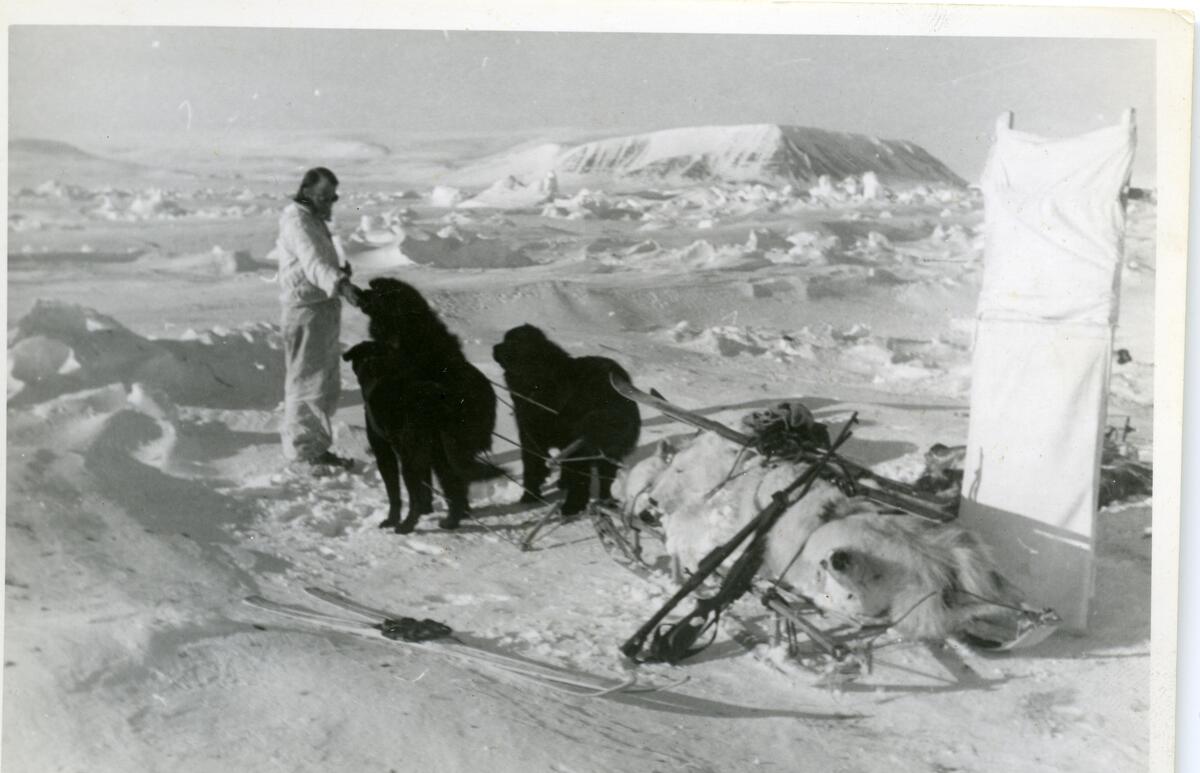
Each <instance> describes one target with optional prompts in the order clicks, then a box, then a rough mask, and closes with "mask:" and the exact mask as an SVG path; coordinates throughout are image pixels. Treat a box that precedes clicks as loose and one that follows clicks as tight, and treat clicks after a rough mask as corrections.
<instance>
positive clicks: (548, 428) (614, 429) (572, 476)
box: [492, 325, 642, 515]
mask: <svg viewBox="0 0 1200 773" xmlns="http://www.w3.org/2000/svg"><path fill="white" fill-rule="evenodd" d="M492 357H493V358H494V359H495V360H496V362H498V363H499V364H500V367H502V368H504V380H505V382H506V383H507V384H508V388H509V389H511V390H512V391H513V392H514V397H513V406H514V409H515V412H516V419H517V431H518V433H519V437H520V441H521V464H522V467H523V468H524V474H525V480H524V484H525V489H526V492H525V495H524V496H523V497H522V498H521V499H522V501H525V502H533V501H537V500H536V495H538V494H539V493H540V492H541V488H542V484H543V483H545V482H546V475H547V473H548V470H547V467H546V462H545V461H544V460H543V458H542V457H545V456H547V454H548V452H549V450H550V449H551V448H557V449H559V450H563V449H567V448H568V447H569V446H571V445H572V444H573V443H575V442H576V441H581V443H580V445H578V446H575V447H574V448H572V449H571V450H570V451H569V453H568V454H567V456H568V457H570V458H586V457H596V456H599V455H603V456H604V457H606V459H604V460H600V461H579V462H569V461H568V462H564V463H563V465H562V467H561V470H562V472H561V476H560V479H559V488H562V489H564V490H565V491H566V492H567V498H566V501H565V502H564V503H563V514H564V515H574V514H575V513H578V512H580V511H581V510H583V508H584V507H585V506H586V505H587V502H588V499H589V497H590V495H591V477H592V476H591V473H592V470H593V468H594V469H595V472H596V475H597V477H598V478H599V492H598V496H599V497H600V498H601V499H608V498H609V497H611V496H612V481H613V478H614V477H615V476H616V473H617V467H616V465H615V464H614V463H613V462H619V461H620V460H621V459H623V458H624V457H626V456H628V455H629V453H630V452H631V451H633V449H634V448H635V447H636V446H637V440H638V434H639V432H640V431H641V428H642V421H641V417H640V415H639V414H638V407H637V405H636V404H635V403H634V402H632V401H631V400H628V399H626V398H624V397H622V396H621V395H619V394H617V392H616V390H614V389H613V387H612V383H611V382H610V381H609V376H610V374H613V373H615V374H617V375H619V376H622V377H624V378H626V379H628V378H629V374H628V373H626V372H625V370H624V368H622V367H621V366H620V365H618V364H617V363H616V362H614V361H613V360H610V359H608V358H607V357H572V356H570V355H569V354H567V353H566V352H565V351H564V350H563V349H562V348H560V347H559V346H558V345H556V344H555V343H554V342H552V341H551V340H550V339H548V338H547V337H546V334H545V333H543V332H542V331H541V330H539V329H538V328H536V327H534V326H533V325H521V326H520V327H515V328H513V329H512V330H509V331H508V332H507V333H505V334H504V340H503V341H502V342H501V343H499V344H496V346H494V347H493V348H492ZM517 395H522V396H524V397H525V398H529V400H536V401H537V402H538V403H541V404H542V405H543V406H546V408H551V409H553V411H554V412H551V411H548V410H546V408H543V407H540V406H538V405H535V404H533V403H531V402H529V400H526V399H522V397H518V396H517ZM609 460H611V461H609Z"/></svg>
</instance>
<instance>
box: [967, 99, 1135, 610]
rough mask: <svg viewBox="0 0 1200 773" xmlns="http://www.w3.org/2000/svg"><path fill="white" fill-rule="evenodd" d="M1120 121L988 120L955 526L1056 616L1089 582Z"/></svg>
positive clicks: (1112, 318)
mask: <svg viewBox="0 0 1200 773" xmlns="http://www.w3.org/2000/svg"><path fill="white" fill-rule="evenodd" d="M1134 138H1135V134H1134V125H1133V120H1132V114H1130V115H1128V116H1127V119H1126V121H1124V122H1123V123H1122V124H1121V125H1118V126H1114V127H1109V128H1106V129H1102V130H1100V131H1095V132H1091V133H1089V134H1085V135H1082V136H1079V137H1074V138H1069V139H1059V140H1047V139H1043V138H1040V137H1037V136H1034V135H1030V134H1027V133H1023V132H1015V131H1013V130H1012V129H1011V128H1009V117H1007V116H1006V117H1005V118H1004V119H1002V122H1001V123H1000V124H999V125H998V126H997V137H996V142H995V144H994V145H993V147H992V152H991V155H990V157H989V159H988V164H987V167H986V169H985V171H984V175H983V180H982V187H983V192H984V198H985V205H986V226H985V227H986V239H987V242H986V250H985V258H984V261H985V263H984V278H983V287H982V290H981V293H980V300H979V308H978V325H977V330H976V340H975V352H974V361H973V370H972V383H971V419H970V429H969V432H968V437H967V457H966V460H965V463H964V464H965V467H964V474H963V504H962V508H961V510H960V518H961V519H962V520H963V522H964V525H966V526H968V527H970V528H973V529H975V530H977V531H979V532H980V533H981V534H982V536H983V537H984V538H985V539H986V540H987V541H988V543H989V544H991V545H992V547H993V549H994V550H995V551H996V556H997V559H998V561H999V563H1000V566H1001V569H1002V570H1003V571H1004V573H1005V575H1006V576H1007V577H1008V579H1010V580H1011V581H1013V582H1014V583H1016V584H1017V585H1018V586H1020V587H1021V588H1022V589H1023V590H1024V591H1025V592H1026V593H1027V594H1028V596H1029V600H1030V601H1031V602H1033V603H1036V604H1041V605H1045V606H1050V607H1053V608H1054V609H1055V610H1057V611H1058V613H1059V614H1060V615H1062V617H1063V620H1064V623H1065V625H1066V627H1068V628H1071V629H1076V630H1081V629H1083V628H1085V627H1086V625H1087V619H1088V614H1089V609H1090V603H1091V596H1092V586H1093V577H1094V570H1093V560H1092V559H1093V539H1094V536H1095V533H1094V524H1095V517H1096V503H1097V496H1098V490H1099V482H1100V481H1099V474H1100V451H1101V446H1102V438H1103V430H1104V424H1105V414H1106V402H1107V392H1108V377H1109V364H1110V357H1111V351H1112V334H1113V325H1114V324H1115V322H1116V319H1117V308H1118V293H1117V287H1118V282H1119V280H1120V267H1121V255H1122V251H1123V243H1122V242H1123V234H1124V227H1125V216H1124V208H1123V206H1122V204H1121V200H1120V195H1121V190H1122V188H1123V187H1124V186H1125V185H1126V184H1127V183H1128V180H1129V172H1130V167H1131V165H1132V161H1133V149H1134V142H1135V139H1134Z"/></svg>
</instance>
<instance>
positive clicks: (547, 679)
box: [247, 587, 682, 697]
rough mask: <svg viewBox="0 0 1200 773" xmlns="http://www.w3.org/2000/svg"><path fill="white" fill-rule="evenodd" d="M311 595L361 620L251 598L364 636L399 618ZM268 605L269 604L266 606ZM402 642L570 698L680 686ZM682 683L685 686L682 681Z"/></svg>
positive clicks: (460, 644)
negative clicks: (523, 679)
mask: <svg viewBox="0 0 1200 773" xmlns="http://www.w3.org/2000/svg"><path fill="white" fill-rule="evenodd" d="M306 591H307V593H308V594H310V595H312V597H314V598H318V599H320V600H323V601H325V603H326V604H331V605H334V606H337V607H340V609H342V610H343V611H348V612H350V613H353V615H356V616H358V618H346V617H341V616H336V615H329V613H325V612H320V611H318V610H312V609H310V607H306V606H300V605H292V604H281V603H278V601H271V600H269V599H263V598H262V597H251V599H247V601H248V603H251V604H253V605H256V606H259V607H262V609H266V610H270V611H274V612H277V613H282V615H286V616H289V617H295V618H299V619H305V621H310V622H317V623H325V624H332V625H335V627H338V628H347V627H348V628H349V629H350V630H352V631H354V633H364V631H367V630H371V631H382V630H383V625H384V621H390V619H395V618H396V616H395V615H392V613H390V612H388V611H385V610H379V609H376V607H372V606H367V605H366V604H361V603H359V601H355V600H354V599H350V598H348V597H344V595H342V594H340V593H336V592H334V591H329V589H325V588H318V587H308V588H306ZM264 603H265V604H264ZM390 641H396V642H397V643H402V645H408V646H412V647H415V648H420V649H426V651H428V652H433V653H437V654H444V655H451V657H456V658H458V659H461V660H467V661H472V663H476V664H482V665H488V666H492V667H496V669H499V670H502V671H505V672H508V673H515V675H518V676H523V677H527V678H529V679H533V681H535V682H538V683H540V684H544V685H546V687H550V688H553V689H558V690H559V691H565V693H568V694H570V695H580V696H584V697H599V696H604V695H608V694H613V693H622V694H640V693H649V691H654V690H661V689H668V688H671V687H677V684H671V685H664V687H649V685H647V687H644V688H638V689H630V688H632V687H634V685H635V683H636V676H630V677H628V678H625V679H623V681H617V682H616V683H613V682H610V681H605V679H602V678H596V677H589V676H580V675H576V673H572V672H569V671H565V670H562V669H557V667H554V666H551V665H547V664H542V663H538V661H536V660H529V659H524V658H520V657H515V655H509V654H505V653H502V652H496V651H493V649H490V648H487V647H485V646H482V645H478V643H472V642H467V641H463V640H462V639H460V637H457V636H454V635H451V636H448V637H444V639H440V640H437V641H427V642H413V641H403V640H390ZM678 684H682V682H679V683H678Z"/></svg>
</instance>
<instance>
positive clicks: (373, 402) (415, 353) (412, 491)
mask: <svg viewBox="0 0 1200 773" xmlns="http://www.w3.org/2000/svg"><path fill="white" fill-rule="evenodd" d="M362 311H363V313H365V314H366V315H367V317H368V318H369V319H370V326H369V330H370V335H371V339H372V340H370V341H364V342H362V343H360V344H357V345H355V346H354V347H353V348H351V349H350V350H349V351H347V352H346V353H345V354H344V355H342V358H343V359H344V360H347V361H348V362H350V363H352V364H353V366H354V373H355V375H356V376H357V377H358V383H359V386H360V387H361V388H362V394H363V403H364V404H365V407H366V414H367V439H368V441H369V442H370V444H371V451H372V453H374V455H375V461H376V463H377V464H378V465H379V474H380V476H381V477H382V478H383V485H384V487H385V488H386V489H387V495H388V517H387V520H385V521H384V522H383V523H382V524H380V526H381V527H389V526H390V527H394V528H395V530H396V531H397V532H399V533H401V534H407V533H409V532H411V531H412V530H413V529H414V528H416V525H417V520H418V519H419V518H420V517H421V516H422V515H425V514H427V513H431V512H433V488H432V483H433V481H432V477H431V473H436V474H437V478H438V483H439V484H440V486H441V490H442V494H443V496H444V497H445V498H446V504H447V507H448V510H449V512H448V513H447V515H446V517H445V518H443V519H442V520H440V521H439V522H438V525H440V526H441V527H442V528H446V529H454V528H457V527H458V523H459V521H460V520H461V519H462V518H463V516H464V515H466V513H467V510H468V501H467V489H468V486H469V484H470V482H471V481H472V480H479V479H482V478H486V477H489V476H490V474H492V473H494V472H495V471H496V468H494V467H490V466H489V465H485V464H482V463H481V462H479V461H478V460H477V459H476V457H477V455H478V454H480V453H482V452H484V451H487V450H488V449H490V448H491V445H492V430H493V429H494V427H495V423H496V393H495V391H494V390H493V389H492V385H491V383H490V382H489V381H488V380H487V378H486V377H485V376H484V375H483V374H482V373H480V372H479V370H478V369H477V368H476V367H475V366H473V365H471V363H469V362H468V361H467V359H466V357H464V356H463V352H462V344H461V343H460V342H459V340H458V338H457V336H455V335H453V334H452V333H451V332H450V331H449V330H447V329H446V326H445V325H444V324H443V323H442V321H441V320H440V319H439V318H438V315H437V313H436V312H434V310H433V309H432V308H430V306H429V304H428V303H427V302H426V301H425V299H424V298H423V297H422V296H421V294H420V293H419V292H417V290H416V288H414V287H413V286H412V285H409V284H407V283H406V282H401V281H400V280H398V279H390V278H379V279H372V280H371V284H370V289H368V290H365V291H364V292H363V303H362ZM401 473H403V477H404V487H405V488H406V489H408V498H409V505H408V515H407V516H406V517H405V518H404V519H403V520H401V519H400V507H401V497H400V480H399V479H400V475H401Z"/></svg>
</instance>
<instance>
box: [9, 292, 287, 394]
mask: <svg viewBox="0 0 1200 773" xmlns="http://www.w3.org/2000/svg"><path fill="white" fill-rule="evenodd" d="M279 346H280V343H279V333H278V329H277V328H276V327H275V326H274V325H270V324H266V323H258V324H249V325H245V326H243V327H241V328H238V329H235V330H227V329H220V328H214V329H213V330H211V331H207V332H203V333H196V332H194V331H188V332H187V333H185V334H184V336H183V338H182V339H180V340H174V341H173V340H156V339H151V338H146V337H143V336H140V335H138V334H137V333H134V332H133V331H132V330H130V329H129V328H127V327H125V326H124V325H122V324H121V323H120V322H118V321H117V320H115V319H113V318H112V317H109V316H107V315H104V314H101V313H99V312H98V311H96V310H94V309H89V308H85V307H83V306H78V305H75V304H69V303H61V302H57V301H44V300H39V301H38V302H37V303H35V304H34V307H33V309H32V310H30V312H29V313H28V314H26V315H25V316H24V317H22V318H21V319H20V320H19V321H18V322H17V323H16V324H15V325H14V326H13V327H12V328H11V329H10V331H9V340H8V374H9V375H8V389H9V392H8V397H9V405H10V406H13V405H22V404H29V403H36V402H42V401H45V400H47V399H50V398H52V397H55V396H58V395H62V394H66V393H70V392H77V391H80V390H83V389H89V388H95V387H100V386H105V385H109V384H114V383H122V384H127V385H128V384H132V383H134V382H142V383H144V384H145V385H146V386H147V387H150V388H153V389H156V390H161V391H162V392H163V393H165V394H167V395H168V396H169V397H170V398H171V399H172V400H173V401H174V402H176V403H179V404H181V405H195V406H210V405H219V406H220V407H223V408H237V407H242V408H247V407H259V408H264V407H274V406H275V405H276V404H277V403H278V402H279V400H280V398H281V397H282V390H283V357H282V356H281V355H280V354H279Z"/></svg>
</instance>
